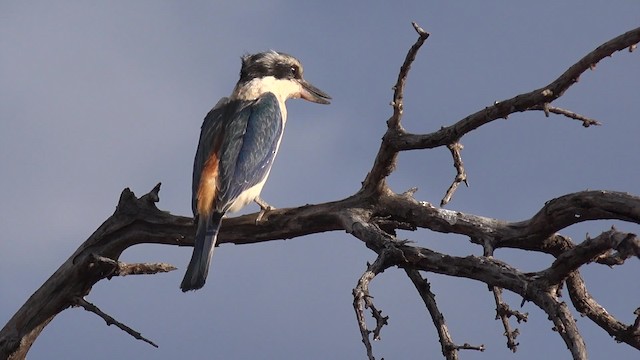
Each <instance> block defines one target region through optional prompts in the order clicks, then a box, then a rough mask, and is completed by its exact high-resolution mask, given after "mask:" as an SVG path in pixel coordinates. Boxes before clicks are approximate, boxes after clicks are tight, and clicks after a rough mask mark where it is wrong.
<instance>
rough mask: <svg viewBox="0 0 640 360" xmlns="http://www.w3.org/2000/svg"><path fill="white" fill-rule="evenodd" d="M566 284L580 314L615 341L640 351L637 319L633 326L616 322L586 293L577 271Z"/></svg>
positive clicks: (569, 277)
mask: <svg viewBox="0 0 640 360" xmlns="http://www.w3.org/2000/svg"><path fill="white" fill-rule="evenodd" d="M566 284H567V289H568V291H569V297H570V298H571V302H572V303H573V306H575V308H576V310H578V311H579V312H580V314H583V315H586V316H587V317H588V318H589V319H591V321H593V322H594V323H596V324H597V325H598V326H600V327H601V328H602V329H603V330H605V331H606V332H607V333H608V334H609V335H610V336H612V337H613V338H614V339H616V341H620V342H624V343H626V344H629V345H631V346H633V347H634V348H636V349H638V350H640V331H639V330H638V327H637V326H636V324H637V323H638V319H636V322H635V323H634V324H633V325H628V326H627V325H625V324H623V323H622V322H620V321H618V320H616V318H614V317H613V316H612V315H611V314H609V312H607V310H605V308H604V307H602V306H601V305H600V304H598V302H597V301H595V299H594V298H593V297H592V296H591V294H589V293H588V292H587V287H586V285H585V283H584V280H582V277H581V276H580V273H579V272H578V271H574V272H572V273H571V274H570V275H569V276H568V277H567V281H566ZM637 313H638V310H636V312H635V313H634V314H636V315H638V314H637Z"/></svg>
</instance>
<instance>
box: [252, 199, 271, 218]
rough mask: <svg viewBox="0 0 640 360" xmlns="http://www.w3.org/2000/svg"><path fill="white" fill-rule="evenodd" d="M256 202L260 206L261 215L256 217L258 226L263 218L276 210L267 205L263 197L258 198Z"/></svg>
mask: <svg viewBox="0 0 640 360" xmlns="http://www.w3.org/2000/svg"><path fill="white" fill-rule="evenodd" d="M254 201H255V202H256V204H258V206H260V213H259V214H258V216H257V217H256V224H259V223H261V222H262V221H263V220H262V217H263V216H264V214H266V213H268V212H269V211H271V210H274V209H275V208H274V207H273V206H271V205H269V204H267V202H266V201H264V200H263V199H262V198H261V197H259V196H258V197H257V198H255V200H254Z"/></svg>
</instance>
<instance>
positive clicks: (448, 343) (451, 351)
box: [404, 269, 485, 360]
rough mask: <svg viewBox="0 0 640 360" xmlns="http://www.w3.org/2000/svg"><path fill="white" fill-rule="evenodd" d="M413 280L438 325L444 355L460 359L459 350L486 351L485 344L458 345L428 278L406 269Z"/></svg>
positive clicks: (436, 325)
mask: <svg viewBox="0 0 640 360" xmlns="http://www.w3.org/2000/svg"><path fill="white" fill-rule="evenodd" d="M404 271H405V272H406V274H407V276H409V279H411V282H413V285H414V286H415V287H416V290H418V293H419V294H420V297H421V298H422V301H423V302H424V304H425V306H426V307H427V310H428V311H429V315H431V320H433V325H434V326H435V327H436V330H437V331H438V338H439V339H440V345H441V348H442V355H444V357H445V358H446V359H448V360H455V359H458V350H478V351H484V350H485V348H484V345H480V346H472V345H469V344H466V343H465V344H463V345H456V344H455V343H454V342H453V339H452V338H451V334H450V333H449V328H448V327H447V324H446V323H445V320H444V315H442V313H441V312H440V310H439V309H438V304H437V303H436V296H435V295H434V294H433V293H432V292H431V285H430V284H429V282H428V281H427V279H423V278H422V276H420V272H418V271H417V270H412V269H405V270H404Z"/></svg>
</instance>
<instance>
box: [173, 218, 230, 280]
mask: <svg viewBox="0 0 640 360" xmlns="http://www.w3.org/2000/svg"><path fill="white" fill-rule="evenodd" d="M222 215H224V214H222V213H218V212H214V213H213V215H211V219H207V218H205V217H200V218H199V219H198V229H197V230H196V239H195V245H194V247H193V254H192V255H191V261H190V262H189V266H188V267H187V272H186V274H185V275H184V279H182V283H181V284H180V289H182V291H183V292H186V291H189V290H197V289H200V288H201V287H203V286H204V282H205V280H207V274H208V273H209V264H210V263H211V256H212V255H213V249H214V248H215V245H216V240H217V239H218V231H219V230H220V224H222Z"/></svg>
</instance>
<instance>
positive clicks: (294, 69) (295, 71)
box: [291, 66, 300, 79]
mask: <svg viewBox="0 0 640 360" xmlns="http://www.w3.org/2000/svg"><path fill="white" fill-rule="evenodd" d="M291 76H292V77H293V78H295V79H298V78H300V69H299V68H298V67H297V66H292V67H291Z"/></svg>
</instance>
